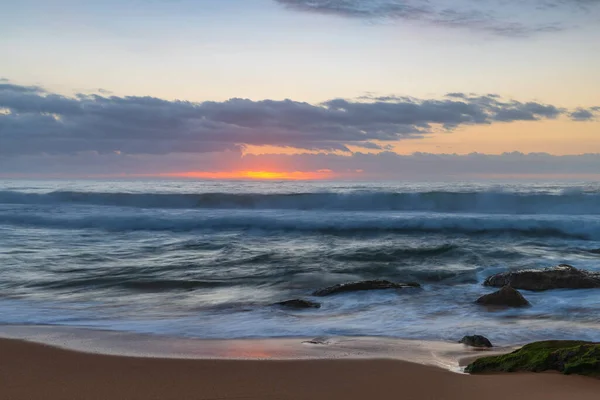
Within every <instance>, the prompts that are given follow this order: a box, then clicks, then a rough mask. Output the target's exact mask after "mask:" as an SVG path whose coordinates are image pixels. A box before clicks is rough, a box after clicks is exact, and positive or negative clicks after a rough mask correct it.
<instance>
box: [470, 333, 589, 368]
mask: <svg viewBox="0 0 600 400" xmlns="http://www.w3.org/2000/svg"><path fill="white" fill-rule="evenodd" d="M520 371H528V372H543V371H559V372H562V373H563V374H579V375H588V376H595V377H600V344H598V343H591V342H581V341H574V340H548V341H544V342H536V343H531V344H528V345H525V346H523V347H522V348H520V349H519V350H516V351H513V352H512V353H509V354H504V355H501V356H492V357H483V358H480V359H478V360H475V361H474V362H472V363H471V364H469V365H468V366H467V368H465V372H468V373H471V374H477V373H486V372H487V373H489V372H520Z"/></svg>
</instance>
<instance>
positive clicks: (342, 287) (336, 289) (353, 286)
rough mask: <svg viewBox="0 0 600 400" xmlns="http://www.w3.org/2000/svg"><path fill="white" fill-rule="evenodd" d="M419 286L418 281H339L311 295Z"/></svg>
mask: <svg viewBox="0 0 600 400" xmlns="http://www.w3.org/2000/svg"><path fill="white" fill-rule="evenodd" d="M415 287H417V288H418V287H421V285H419V284H418V283H395V282H390V281H384V280H373V281H360V282H351V283H341V284H339V285H335V286H330V287H327V288H325V289H319V290H317V291H315V292H314V293H313V296H329V295H332V294H338V293H345V292H357V291H361V290H381V289H404V288H415Z"/></svg>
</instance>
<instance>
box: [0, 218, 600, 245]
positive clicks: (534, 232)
mask: <svg viewBox="0 0 600 400" xmlns="http://www.w3.org/2000/svg"><path fill="white" fill-rule="evenodd" d="M0 224H5V225H16V226H26V227H43V228H56V229H101V230H106V231H111V232H128V231H172V232H186V231H195V230H210V231H224V230H225V231H226V230H262V231H289V232H298V233H314V232H320V233H324V234H334V235H348V234H351V235H357V234H381V233H443V234H453V235H457V234H467V235H475V234H478V235H479V234H515V235H524V236H532V237H552V236H555V237H566V238H577V239H596V238H600V218H599V217H597V216H585V217H584V216H568V217H557V216H539V217H538V216H516V215H515V216H507V215H482V216H479V215H456V214H423V213H421V214H418V213H410V214H404V213H395V214H391V215H387V214H385V213H355V212H296V213H291V214H290V213H280V212H279V213H278V212H273V211H270V212H252V213H248V212H240V211H236V212H233V211H219V212H215V211H213V212H211V213H205V212H184V213H165V212H160V213H155V212H145V213H139V212H138V213H134V214H125V213H121V214H95V215H88V214H83V215H72V214H67V215H65V216H63V215H61V214H55V215H52V214H35V213H32V212H15V211H14V210H13V211H11V212H9V213H0ZM448 250H449V249H441V250H433V252H434V253H435V252H437V251H448Z"/></svg>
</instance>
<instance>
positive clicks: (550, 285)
mask: <svg viewBox="0 0 600 400" xmlns="http://www.w3.org/2000/svg"><path fill="white" fill-rule="evenodd" d="M483 284H484V285H485V286H493V287H502V286H506V285H510V286H512V287H514V288H515V289H523V290H548V289H590V288H600V273H598V272H590V271H584V270H580V269H577V268H575V267H572V266H570V265H566V264H561V265H558V266H556V267H552V268H546V269H542V270H522V271H512V272H502V273H500V274H496V275H492V276H490V277H489V278H487V279H486V280H485V282H483Z"/></svg>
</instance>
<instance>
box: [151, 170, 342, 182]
mask: <svg viewBox="0 0 600 400" xmlns="http://www.w3.org/2000/svg"><path fill="white" fill-rule="evenodd" d="M160 176H165V177H171V178H195V179H252V180H317V179H328V178H332V177H334V173H333V172H332V171H330V170H319V171H308V172H307V171H293V172H286V171H219V172H206V171H189V172H174V173H168V174H161V175H160Z"/></svg>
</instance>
